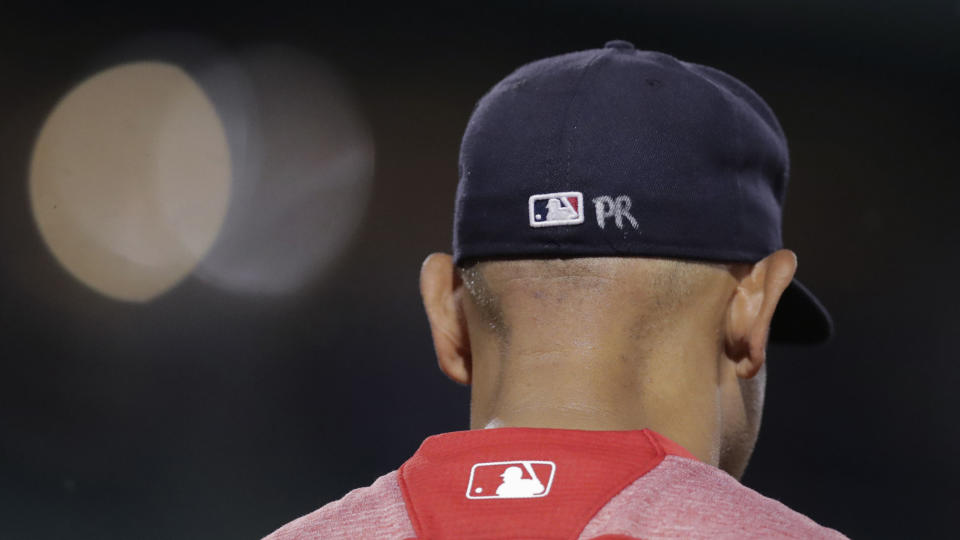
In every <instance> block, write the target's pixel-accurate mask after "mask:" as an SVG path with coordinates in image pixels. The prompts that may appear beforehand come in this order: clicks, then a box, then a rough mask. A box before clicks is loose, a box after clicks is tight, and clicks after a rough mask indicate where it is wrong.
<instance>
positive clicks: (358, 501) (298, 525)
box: [264, 471, 415, 540]
mask: <svg viewBox="0 0 960 540" xmlns="http://www.w3.org/2000/svg"><path fill="white" fill-rule="evenodd" d="M414 536H415V534H414V531H413V525H411V523H410V518H409V517H408V516H407V509H406V506H405V504H404V502H403V493H402V492H401V491H400V485H399V483H398V482H397V471H393V472H391V473H388V474H386V475H384V476H381V477H380V478H378V479H377V481H376V482H374V483H373V484H371V485H370V486H368V487H364V488H360V489H355V490H353V491H351V492H350V493H347V494H346V495H345V496H344V497H343V498H342V499H340V500H338V501H334V502H332V503H330V504H327V505H325V506H323V507H322V508H320V509H318V510H315V511H314V512H311V513H309V514H307V515H305V516H303V517H300V518H298V519H296V520H294V521H291V522H290V523H287V524H286V525H284V526H283V527H280V528H279V529H277V530H276V531H274V532H273V533H272V534H270V535H269V536H267V537H266V538H265V539H264V540H294V539H297V540H304V539H308V538H321V537H322V538H324V539H328V538H329V539H333V538H371V539H373V538H390V539H397V538H413V537H414Z"/></svg>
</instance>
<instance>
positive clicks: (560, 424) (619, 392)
mask: <svg viewBox="0 0 960 540" xmlns="http://www.w3.org/2000/svg"><path fill="white" fill-rule="evenodd" d="M796 267H797V259H796V256H795V255H794V253H793V252H792V251H789V250H779V251H776V252H774V253H772V254H770V255H769V256H768V257H766V258H764V259H763V260H761V261H759V262H757V263H755V264H752V265H750V264H708V263H697V262H690V261H675V260H669V259H654V258H639V257H632V258H614V257H603V258H576V259H553V260H511V261H488V262H482V263H479V264H477V265H476V266H473V267H470V268H468V269H466V270H463V269H458V268H456V267H455V266H454V265H453V261H452V258H451V257H450V255H447V254H443V253H435V254H432V255H430V256H429V257H428V258H427V259H426V261H424V264H423V268H422V270H421V277H420V289H421V294H422V296H423V301H424V306H425V309H426V312H427V317H428V319H429V321H430V327H431V332H432V335H433V342H434V347H435V350H436V353H437V361H438V364H439V366H440V369H441V370H443V372H444V373H445V374H446V375H447V376H448V377H450V378H451V379H453V380H454V381H456V382H458V383H461V384H466V385H470V386H471V407H470V427H471V429H482V428H493V427H539V428H563V429H581V430H636V429H644V428H649V429H652V430H654V431H656V432H658V433H660V434H662V435H664V436H666V437H668V438H670V439H672V440H673V441H675V442H677V443H679V444H681V445H682V446H683V447H684V448H686V449H687V450H688V451H690V452H691V453H692V454H693V455H694V456H696V457H697V458H698V459H700V460H701V461H704V462H706V463H709V464H711V465H714V466H716V467H719V468H721V469H723V470H725V471H727V472H728V473H729V474H731V475H733V476H734V477H736V478H740V477H741V476H742V474H743V471H744V470H745V469H746V466H747V462H748V461H749V459H750V455H751V453H752V451H753V447H754V445H755V443H756V440H757V434H758V432H759V429H760V419H761V411H762V408H763V395H764V386H765V378H766V377H765V360H766V344H767V337H768V335H769V330H770V321H771V319H772V317H773V313H774V310H775V308H776V305H777V302H778V301H779V299H780V296H781V294H782V293H783V291H784V289H786V287H787V285H789V284H790V281H791V280H792V279H793V275H794V273H795V272H796Z"/></svg>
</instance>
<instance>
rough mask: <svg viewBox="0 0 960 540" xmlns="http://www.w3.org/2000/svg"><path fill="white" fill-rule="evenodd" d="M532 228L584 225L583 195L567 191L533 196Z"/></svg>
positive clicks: (531, 203) (530, 206)
mask: <svg viewBox="0 0 960 540" xmlns="http://www.w3.org/2000/svg"><path fill="white" fill-rule="evenodd" d="M529 210H530V226H531V227H552V226H556V225H577V224H580V223H583V193H580V192H579V191H565V192H562V193H542V194H539V195H531V196H530V203H529Z"/></svg>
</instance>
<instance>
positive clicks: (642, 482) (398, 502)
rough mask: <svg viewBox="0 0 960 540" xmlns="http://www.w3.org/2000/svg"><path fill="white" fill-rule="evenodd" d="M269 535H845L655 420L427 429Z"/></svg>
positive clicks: (530, 538) (529, 539) (609, 539)
mask: <svg viewBox="0 0 960 540" xmlns="http://www.w3.org/2000/svg"><path fill="white" fill-rule="evenodd" d="M511 467H515V468H516V469H517V470H516V471H513V472H512V473H511V472H510V471H508V470H507V469H509V468H511ZM511 486H512V487H511ZM267 538H269V539H305V538H324V539H326V538H331V539H346V538H370V539H398V540H404V539H410V538H420V539H431V540H437V539H446V538H456V539H458V540H461V539H471V538H476V539H492V538H511V539H524V540H534V539H544V540H545V539H568V540H576V539H594V540H598V539H601V538H602V539H604V540H614V539H619V540H627V539H632V538H633V539H636V538H643V539H654V538H689V539H701V538H702V539H707V538H730V539H733V538H738V539H739V538H844V536H843V535H841V534H840V533H838V532H837V531H834V530H832V529H827V528H824V527H821V526H820V525H817V524H816V523H815V522H814V521H813V520H811V519H809V518H807V517H805V516H803V515H801V514H799V513H797V512H794V511H793V510H790V509H789V508H787V507H786V506H784V505H783V504H781V503H779V502H777V501H775V500H773V499H769V498H766V497H763V496H762V495H760V494H758V493H757V492H755V491H753V490H751V489H749V488H747V487H744V486H743V485H742V484H740V483H739V482H738V481H737V480H736V479H734V478H733V477H731V476H730V475H728V474H727V473H725V472H723V471H721V470H719V469H717V468H715V467H713V466H710V465H707V464H705V463H702V462H700V461H697V460H696V459H695V458H694V457H693V456H692V455H691V454H690V453H689V452H687V451H686V450H684V449H683V448H682V447H681V446H680V445H678V444H676V443H674V442H672V441H670V440H669V439H667V438H665V437H663V436H662V435H659V434H657V433H655V432H653V431H651V430H640V431H580V430H558V429H529V428H502V429H489V430H477V431H463V432H455V433H447V434H443V435H436V436H433V437H429V438H428V439H427V440H426V441H424V443H423V445H421V447H420V449H419V450H418V451H417V452H416V453H415V454H414V456H413V457H412V458H410V460H408V461H407V462H406V463H405V464H404V465H403V466H402V467H401V468H400V469H399V470H398V471H394V472H391V473H389V474H387V475H385V476H383V477H381V478H379V479H378V480H377V481H376V482H374V484H373V485H371V486H370V487H367V488H362V489H357V490H354V491H351V492H350V493H349V494H347V495H346V496H345V497H344V498H342V499H340V500H339V501H336V502H333V503H330V504H328V505H326V506H324V507H323V508H321V509H319V510H317V511H315V512H313V513H311V514H308V515H306V516H303V517H301V518H300V519H297V520H295V521H293V522H291V523H289V524H287V525H285V526H284V527H281V528H280V529H278V530H277V531H276V532H274V533H273V534H272V535H270V536H268V537H267Z"/></svg>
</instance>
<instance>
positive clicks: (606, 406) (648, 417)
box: [471, 341, 722, 466]
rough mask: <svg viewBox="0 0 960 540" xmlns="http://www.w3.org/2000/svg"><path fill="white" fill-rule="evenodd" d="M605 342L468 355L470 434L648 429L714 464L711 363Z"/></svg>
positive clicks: (666, 350) (690, 354)
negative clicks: (527, 429) (484, 431)
mask: <svg viewBox="0 0 960 540" xmlns="http://www.w3.org/2000/svg"><path fill="white" fill-rule="evenodd" d="M541 343H542V342H541ZM605 343H606V344H607V345H606V346H604V347H598V346H596V345H595V344H594V343H583V342H581V343H579V344H576V345H574V346H572V347H565V348H563V349H562V350H555V351H542V350H535V349H534V350H527V351H524V350H523V347H517V346H516V344H515V345H514V346H512V347H510V350H504V349H503V348H500V349H499V350H497V351H488V352H490V353H495V354H483V351H474V352H475V355H474V368H473V369H474V373H473V389H472V395H471V428H472V429H482V428H498V427H531V428H560V429H579V430H604V431H620V430H638V429H645V428H647V429H651V430H653V431H656V432H657V433H659V434H661V435H664V436H665V437H667V438H669V439H671V440H673V441H675V442H677V443H678V444H680V445H681V446H683V447H684V448H686V449H687V450H688V451H689V452H690V453H692V454H693V455H694V456H696V457H697V458H698V459H699V460H701V461H704V462H706V463H710V464H712V465H715V466H716V465H717V464H718V461H719V453H720V452H719V449H720V422H721V420H722V419H721V418H719V412H718V411H719V407H718V403H717V399H718V395H717V392H716V381H715V379H714V378H712V377H711V375H710V374H711V373H713V374H715V373H716V370H715V369H713V370H711V369H709V366H708V365H705V364H708V363H709V362H711V359H710V358H703V357H697V356H695V355H696V353H697V352H700V353H702V352H703V351H693V350H690V347H681V348H677V347H661V348H660V350H652V349H649V348H648V349H646V350H643V351H642V352H638V350H642V349H640V348H637V347H635V346H634V347H632V348H631V350H627V349H626V348H623V347H617V346H610V341H606V342H605ZM614 345H616V344H615V343H614ZM476 353H481V354H479V355H478V354H476ZM698 374H699V375H698Z"/></svg>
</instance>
